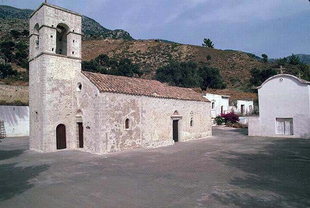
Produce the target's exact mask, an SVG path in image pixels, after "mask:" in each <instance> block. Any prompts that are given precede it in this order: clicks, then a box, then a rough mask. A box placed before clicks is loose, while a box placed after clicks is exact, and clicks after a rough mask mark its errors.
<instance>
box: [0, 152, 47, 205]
mask: <svg viewBox="0 0 310 208" xmlns="http://www.w3.org/2000/svg"><path fill="white" fill-rule="evenodd" d="M23 152H24V151H23V150H11V151H4V150H0V161H3V160H6V159H11V158H14V157H17V156H19V155H20V154H22V153H23ZM47 169H48V165H39V166H30V167H20V166H18V163H9V164H0V201H3V200H7V199H10V198H12V197H14V196H15V195H18V194H21V193H23V192H24V191H26V190H28V189H30V188H32V187H33V186H34V185H33V184H32V183H31V181H30V180H31V179H33V178H35V177H37V176H38V175H39V174H40V173H41V172H43V171H45V170H47Z"/></svg>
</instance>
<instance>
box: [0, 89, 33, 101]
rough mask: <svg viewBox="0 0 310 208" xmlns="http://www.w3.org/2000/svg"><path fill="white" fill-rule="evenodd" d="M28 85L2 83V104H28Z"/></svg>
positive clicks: (0, 95)
mask: <svg viewBox="0 0 310 208" xmlns="http://www.w3.org/2000/svg"><path fill="white" fill-rule="evenodd" d="M28 103H29V91H28V86H12V85H0V104H18V105H21V104H28Z"/></svg>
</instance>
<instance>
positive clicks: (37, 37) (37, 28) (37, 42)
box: [33, 23, 40, 49]
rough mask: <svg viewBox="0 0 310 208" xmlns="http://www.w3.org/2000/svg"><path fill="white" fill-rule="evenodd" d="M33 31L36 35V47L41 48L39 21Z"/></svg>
mask: <svg viewBox="0 0 310 208" xmlns="http://www.w3.org/2000/svg"><path fill="white" fill-rule="evenodd" d="M33 33H34V35H35V36H36V39H35V48H36V49H39V46H40V38H39V24H38V23H37V24H36V25H35V26H34V30H33Z"/></svg>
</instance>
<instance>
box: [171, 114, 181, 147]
mask: <svg viewBox="0 0 310 208" xmlns="http://www.w3.org/2000/svg"><path fill="white" fill-rule="evenodd" d="M176 112H177V111H175V113H174V114H173V115H172V116H171V136H172V137H171V138H172V141H173V142H175V141H174V139H173V122H174V121H176V120H177V121H178V142H180V141H182V134H181V133H182V131H181V128H182V116H181V115H179V114H178V113H176Z"/></svg>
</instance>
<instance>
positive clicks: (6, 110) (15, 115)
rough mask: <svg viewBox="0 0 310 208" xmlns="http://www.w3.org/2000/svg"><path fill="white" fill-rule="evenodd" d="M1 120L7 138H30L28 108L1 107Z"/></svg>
mask: <svg viewBox="0 0 310 208" xmlns="http://www.w3.org/2000/svg"><path fill="white" fill-rule="evenodd" d="M0 120H2V121H4V127H5V131H6V136H7V137H21V136H29V107H28V106H0Z"/></svg>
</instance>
